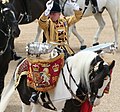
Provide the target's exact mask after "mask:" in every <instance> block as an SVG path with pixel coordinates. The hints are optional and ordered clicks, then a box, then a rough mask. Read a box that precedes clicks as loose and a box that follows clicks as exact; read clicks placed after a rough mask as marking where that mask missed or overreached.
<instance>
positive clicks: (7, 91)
mask: <svg viewBox="0 0 120 112" xmlns="http://www.w3.org/2000/svg"><path fill="white" fill-rule="evenodd" d="M14 91H15V84H14V79H13V78H12V79H11V81H10V82H9V84H8V85H7V86H6V87H5V88H4V90H3V93H2V97H1V101H0V112H4V111H5V109H6V107H7V105H8V103H9V99H10V97H11V95H12V94H13V92H14Z"/></svg>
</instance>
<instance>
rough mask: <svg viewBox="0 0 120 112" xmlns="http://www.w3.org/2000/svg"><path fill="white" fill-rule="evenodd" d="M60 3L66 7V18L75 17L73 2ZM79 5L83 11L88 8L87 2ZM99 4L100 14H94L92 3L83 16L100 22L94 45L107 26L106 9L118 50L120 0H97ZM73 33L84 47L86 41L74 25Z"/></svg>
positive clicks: (79, 1) (68, 0) (81, 0)
mask: <svg viewBox="0 0 120 112" xmlns="http://www.w3.org/2000/svg"><path fill="white" fill-rule="evenodd" d="M59 2H60V4H61V6H62V7H63V6H64V7H63V9H64V15H65V16H71V15H73V7H72V6H71V5H69V3H70V2H71V0H67V2H66V0H59ZM64 3H65V4H64ZM77 3H78V4H79V6H80V8H82V9H83V10H84V9H85V7H86V6H85V0H77ZM97 4H98V9H99V12H100V13H96V14H93V13H92V6H91V3H89V5H88V7H87V9H86V11H85V13H84V15H83V17H88V16H94V17H95V19H96V20H97V22H98V25H99V27H98V30H97V32H96V34H95V35H94V40H93V43H96V42H98V39H99V36H100V33H101V31H102V30H103V28H104V26H105V21H104V19H103V17H102V12H103V11H104V9H106V10H107V11H108V13H109V15H110V17H111V20H112V24H113V29H114V40H113V41H114V42H115V47H116V48H118V28H119V24H120V23H119V21H120V0H97ZM88 30H89V29H88ZM71 31H72V33H73V34H74V35H75V36H76V37H77V38H78V40H79V41H80V43H81V45H83V42H84V41H83V39H82V37H81V36H80V35H79V34H78V32H77V30H76V26H75V25H73V26H72V27H71ZM40 32H41V29H39V28H38V34H37V36H36V38H35V41H38V38H39V35H40Z"/></svg>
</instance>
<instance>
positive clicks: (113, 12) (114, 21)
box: [107, 7, 119, 48]
mask: <svg viewBox="0 0 120 112" xmlns="http://www.w3.org/2000/svg"><path fill="white" fill-rule="evenodd" d="M107 10H108V13H109V15H110V17H111V20H112V24H113V29H114V42H115V48H118V27H119V19H118V18H119V17H118V14H117V11H116V10H113V9H112V8H111V7H110V8H108V9H107Z"/></svg>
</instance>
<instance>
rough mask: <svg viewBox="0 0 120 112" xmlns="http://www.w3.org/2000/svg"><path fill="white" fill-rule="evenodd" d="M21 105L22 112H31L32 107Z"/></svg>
mask: <svg viewBox="0 0 120 112" xmlns="http://www.w3.org/2000/svg"><path fill="white" fill-rule="evenodd" d="M21 104H22V112H31V108H30V105H26V104H24V103H23V102H21Z"/></svg>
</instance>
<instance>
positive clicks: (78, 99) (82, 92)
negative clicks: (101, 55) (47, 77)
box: [62, 60, 110, 104]
mask: <svg viewBox="0 0 120 112" xmlns="http://www.w3.org/2000/svg"><path fill="white" fill-rule="evenodd" d="M101 61H102V60H101ZM101 61H100V60H99V61H98V62H99V63H100V62H101ZM98 62H97V63H98ZM65 64H66V67H67V70H68V72H69V76H70V78H69V81H71V79H72V81H73V82H74V83H75V85H76V86H77V88H79V85H78V84H77V82H76V80H75V79H74V77H73V75H72V73H71V71H70V68H69V65H68V62H65ZM95 69H96V66H94V67H92V68H91V69H90V72H89V76H90V77H91V78H90V81H91V80H94V78H95V77H96V76H94V74H95V75H97V70H95ZM62 76H63V80H64V83H65V86H66V87H67V89H68V90H69V92H70V93H71V96H72V97H73V98H74V99H76V100H77V101H79V102H80V104H82V103H84V102H85V101H86V99H88V97H90V95H91V93H89V92H85V91H83V90H82V89H79V91H80V93H81V94H80V95H79V94H77V95H76V94H75V93H74V92H73V91H72V89H71V87H70V85H69V84H68V83H67V82H66V79H65V74H64V71H63V69H62ZM107 76H110V74H109V73H108V74H107ZM90 88H91V87H90ZM92 95H94V96H95V97H96V98H101V97H102V96H103V95H102V96H98V95H97V94H96V93H94V92H93V93H92ZM79 96H83V97H84V99H83V100H81V99H80V98H79Z"/></svg>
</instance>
